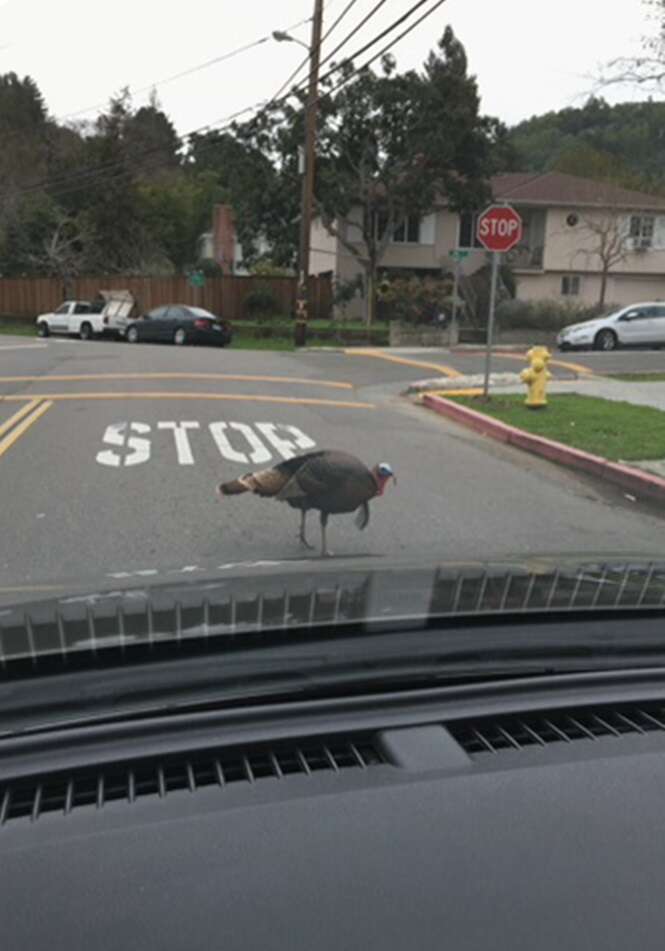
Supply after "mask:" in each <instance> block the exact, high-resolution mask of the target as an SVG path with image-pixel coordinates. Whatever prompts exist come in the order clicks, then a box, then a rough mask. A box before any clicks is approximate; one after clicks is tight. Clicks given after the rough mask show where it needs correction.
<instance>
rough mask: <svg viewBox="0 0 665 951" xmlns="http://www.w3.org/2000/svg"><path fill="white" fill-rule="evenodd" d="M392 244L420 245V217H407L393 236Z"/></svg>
mask: <svg viewBox="0 0 665 951" xmlns="http://www.w3.org/2000/svg"><path fill="white" fill-rule="evenodd" d="M393 243H394V244H420V216H419V215H407V216H406V218H405V219H404V221H403V222H402V224H401V225H400V226H399V228H397V229H396V230H395V234H394V235H393Z"/></svg>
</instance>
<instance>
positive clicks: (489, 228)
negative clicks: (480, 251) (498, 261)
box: [480, 218, 520, 238]
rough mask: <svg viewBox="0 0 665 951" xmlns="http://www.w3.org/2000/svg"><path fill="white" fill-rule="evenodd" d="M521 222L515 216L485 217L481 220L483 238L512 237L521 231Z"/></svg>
mask: <svg viewBox="0 0 665 951" xmlns="http://www.w3.org/2000/svg"><path fill="white" fill-rule="evenodd" d="M519 227H520V223H519V221H516V220H515V219H514V218H483V220H482V221H481V222H480V235H481V237H482V238H495V237H499V238H512V237H513V235H515V234H516V232H517V231H519Z"/></svg>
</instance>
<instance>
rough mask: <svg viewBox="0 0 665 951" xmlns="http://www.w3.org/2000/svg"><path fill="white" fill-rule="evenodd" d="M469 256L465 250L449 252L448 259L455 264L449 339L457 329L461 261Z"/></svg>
mask: <svg viewBox="0 0 665 951" xmlns="http://www.w3.org/2000/svg"><path fill="white" fill-rule="evenodd" d="M470 254H471V252H470V251H468V250H467V249H466V248H455V250H454V251H451V252H450V257H451V258H452V259H453V261H454V262H455V269H454V271H453V313H452V317H451V321H450V324H451V329H450V333H451V337H452V336H453V335H454V334H455V330H456V327H457V308H458V305H459V282H460V277H461V276H462V261H465V260H466V259H467V258H468V257H469V255H470Z"/></svg>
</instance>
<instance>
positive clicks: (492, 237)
mask: <svg viewBox="0 0 665 951" xmlns="http://www.w3.org/2000/svg"><path fill="white" fill-rule="evenodd" d="M476 235H477V237H478V240H479V241H480V243H481V244H482V245H483V247H485V248H487V250H488V251H510V249H511V248H514V247H515V245H516V244H519V243H520V241H521V240H522V219H521V218H520V216H519V215H518V214H517V212H516V211H515V209H514V208H511V207H510V206H509V205H491V206H490V207H489V208H487V209H486V211H484V212H483V213H482V215H480V217H479V218H478V228H477V230H476Z"/></svg>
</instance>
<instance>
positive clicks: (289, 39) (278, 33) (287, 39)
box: [272, 30, 309, 53]
mask: <svg viewBox="0 0 665 951" xmlns="http://www.w3.org/2000/svg"><path fill="white" fill-rule="evenodd" d="M272 38H273V40H277V42H278V43H297V44H298V46H302V47H303V48H304V49H306V50H307V52H308V53H309V46H308V45H307V43H303V41H302V40H299V39H297V37H295V36H291V34H290V33H284V31H283V30H273V34H272Z"/></svg>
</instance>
